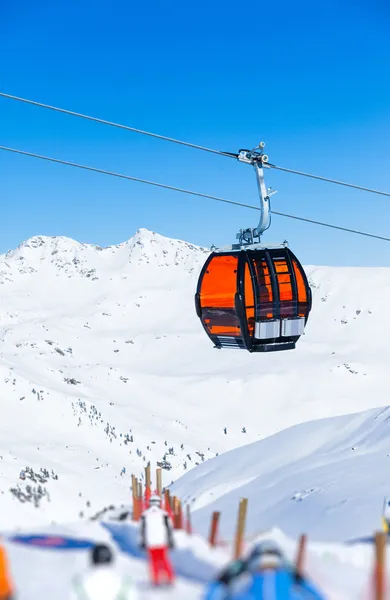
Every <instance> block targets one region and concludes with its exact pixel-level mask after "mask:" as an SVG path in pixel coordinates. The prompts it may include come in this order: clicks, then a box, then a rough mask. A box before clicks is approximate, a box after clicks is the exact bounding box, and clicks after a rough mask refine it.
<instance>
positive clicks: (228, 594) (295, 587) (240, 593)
mask: <svg viewBox="0 0 390 600" xmlns="http://www.w3.org/2000/svg"><path fill="white" fill-rule="evenodd" d="M230 568H231V567H230ZM230 573H232V571H230ZM224 575H226V574H223V573H222V575H221V576H220V577H219V579H218V580H216V581H213V582H212V583H211V584H210V585H209V586H208V588H207V590H206V594H205V596H204V600H326V597H325V596H324V595H323V594H322V593H321V592H320V591H319V590H318V589H316V587H315V586H314V585H313V584H312V583H310V582H309V581H308V580H307V579H304V578H302V577H299V576H298V575H297V574H296V573H295V572H294V571H293V570H292V569H291V568H290V567H287V566H281V567H276V568H272V569H264V570H262V569H260V570H258V571H256V572H250V571H248V570H247V569H245V563H244V561H241V564H240V565H239V567H238V568H237V570H236V574H234V575H233V577H229V576H228V578H226V576H224Z"/></svg>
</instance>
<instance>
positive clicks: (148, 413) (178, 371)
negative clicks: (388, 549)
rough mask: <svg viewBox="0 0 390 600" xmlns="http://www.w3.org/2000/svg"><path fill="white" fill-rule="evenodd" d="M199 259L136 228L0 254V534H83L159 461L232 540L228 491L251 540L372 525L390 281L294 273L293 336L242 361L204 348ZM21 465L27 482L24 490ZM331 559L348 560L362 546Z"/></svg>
mask: <svg viewBox="0 0 390 600" xmlns="http://www.w3.org/2000/svg"><path fill="white" fill-rule="evenodd" d="M208 252H209V251H208V250H207V249H204V248H199V247H196V246H193V245H191V244H188V243H186V242H183V241H179V240H171V239H167V238H164V237H162V236H160V235H158V234H156V233H153V232H150V231H147V230H145V229H140V230H138V231H137V233H136V234H135V235H134V237H133V238H131V239H130V240H129V241H128V242H125V243H123V244H119V245H118V246H112V247H108V248H99V247H96V246H92V245H89V244H81V243H78V242H76V241H74V240H71V239H68V238H64V237H60V238H58V237H56V238H50V237H43V236H39V237H34V238H32V239H30V240H28V241H26V242H24V243H22V244H21V245H20V246H19V247H18V248H17V249H16V250H13V251H10V252H8V253H7V254H6V255H2V256H0V339H1V342H0V343H1V345H0V394H1V402H2V411H1V417H2V418H1V419H0V505H1V510H0V531H3V532H4V531H11V530H15V529H19V530H24V531H25V530H26V529H29V528H30V529H31V527H34V528H39V527H42V526H45V527H48V526H49V524H50V523H51V524H52V525H51V526H54V525H53V524H55V523H61V524H65V523H75V522H79V524H80V525H79V527H80V528H82V527H86V526H87V524H86V523H85V519H86V518H88V517H90V516H92V515H94V514H96V513H97V512H98V511H100V510H101V509H102V508H103V507H104V506H108V505H120V504H127V503H128V501H129V498H130V474H131V473H134V474H136V475H137V476H142V475H143V469H144V467H145V465H146V464H147V463H148V462H149V461H150V462H151V464H152V466H153V467H154V466H155V465H156V462H157V461H162V460H165V461H166V463H165V466H166V467H168V468H169V470H164V483H165V484H168V483H170V482H171V481H173V480H177V482H176V483H175V486H174V491H175V492H176V491H177V493H179V494H180V495H181V496H182V497H183V498H184V499H187V500H189V501H190V502H191V504H192V508H193V511H194V515H193V517H194V523H195V527H196V529H197V531H199V532H200V533H205V532H206V531H207V527H208V519H209V515H210V512H211V510H214V509H222V521H221V525H222V535H223V536H224V537H225V538H226V539H229V538H230V537H231V535H232V532H233V529H234V525H235V518H236V512H237V502H238V498H239V497H240V496H246V497H248V498H249V515H248V516H249V522H248V535H249V534H250V535H252V534H257V533H259V532H261V531H264V530H269V529H270V528H274V527H275V526H278V527H280V528H281V529H283V530H284V531H285V532H286V533H287V534H289V535H291V536H296V535H297V534H298V533H300V532H301V531H303V530H304V531H306V532H307V533H309V535H310V536H311V537H312V538H313V539H315V540H318V539H321V540H323V542H324V541H325V542H333V541H345V540H347V539H350V538H354V537H361V536H365V535H371V534H372V531H373V528H378V527H379V525H380V512H381V505H382V498H383V494H384V493H388V488H386V486H387V481H388V477H387V472H388V464H390V463H389V462H388V461H390V456H388V455H389V454H390V441H388V440H389V439H390V437H389V433H390V430H389V425H388V423H390V420H388V419H389V417H390V412H389V409H388V408H387V405H388V404H389V402H388V389H389V385H388V383H389V376H388V363H389V350H388V341H387V330H388V328H389V324H390V317H389V315H388V311H387V304H388V293H387V292H388V291H389V290H390V269H386V268H348V267H345V268H344V267H343V268H335V267H332V268H330V267H313V266H308V267H305V268H306V272H307V274H308V277H309V280H310V283H311V286H312V291H313V310H312V312H311V315H310V317H309V321H308V324H307V328H306V334H305V335H304V336H303V337H302V338H301V339H300V340H299V342H298V344H297V348H296V349H295V350H293V351H286V352H280V353H270V354H250V353H247V352H245V351H238V350H237V351H235V350H226V351H218V350H216V349H214V348H213V346H212V344H211V342H210V340H209V339H208V338H207V336H206V335H205V333H204V331H203V328H202V326H201V323H200V321H199V319H198V317H197V316H196V313H195V309H194V292H195V289H196V283H197V279H198V276H199V272H200V269H201V267H202V265H203V263H204V261H205V260H206V258H207V256H208ZM363 411H364V412H363ZM356 413H360V414H356ZM225 427H226V428H227V434H226V435H225V434H224V428H225ZM217 454H218V456H216V455H217ZM210 458H211V459H212V460H208V459H210ZM197 463H199V465H200V466H199V467H196V468H194V467H195V466H196V464H197ZM203 463H204V464H203ZM25 467H31V469H32V470H33V471H34V472H35V473H41V475H43V477H42V478H41V481H39V480H38V479H39V478H38V477H37V476H36V475H35V476H34V478H35V479H36V481H30V480H29V479H27V480H25V481H22V480H20V479H19V473H20V471H21V469H24V468H25ZM123 467H125V468H126V473H124V474H122V475H121V470H122V468H123ZM41 469H47V471H44V472H42V471H41ZM183 474H184V477H183V478H180V476H182V475H183ZM57 476H58V478H57ZM178 478H179V479H178ZM28 485H30V486H32V487H33V489H32V490H31V489H27V486H28ZM39 485H41V488H40V489H38V486H39ZM11 490H13V492H12V491H11ZM23 494H24V495H25V496H27V501H24V502H23V501H22V500H23V499H25V496H23ZM17 496H18V497H19V499H18V497H17ZM34 496H35V498H36V504H37V506H35V505H34V501H31V500H33V497H34ZM74 528H76V529H77V526H76V525H74ZM280 535H284V534H280ZM340 548H341V550H340ZM362 548H363V549H362ZM23 551H25V550H23ZM17 552H18V553H19V552H22V550H21V549H20V548H18V550H17ZM26 552H27V550H26ZM31 552H43V551H38V550H33V551H31ZM337 552H339V553H340V552H341V556H344V553H348V552H349V553H350V554H348V557H351V556H353V557H355V558H352V559H351V564H355V563H356V564H358V563H359V564H360V563H361V561H363V562H364V561H365V560H366V558H367V556H366V553H367V552H371V548H370V546H368V545H367V546H352V547H347V546H342V547H341V546H340V547H339V546H337ZM337 552H336V554H337ZM337 556H338V554H337ZM348 557H347V558H345V561H347V560H349V558H348ZM356 557H358V558H356ZM362 557H363V558H362ZM364 557H365V558H364ZM340 560H341V559H340ZM342 560H343V561H344V558H342ZM359 561H360V562H359ZM137 564H138V563H137ZM364 564H365V565H366V567H367V563H366V562H364ZM137 568H138V567H137ZM351 568H352V567H351ZM367 568H368V567H367ZM365 573H366V572H365ZM355 579H356V578H355ZM360 583H361V581H360ZM341 587H342V586H341ZM186 597H188V598H190V597H191V596H190V595H188V596H186Z"/></svg>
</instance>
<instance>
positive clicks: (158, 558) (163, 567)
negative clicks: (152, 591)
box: [148, 547, 174, 585]
mask: <svg viewBox="0 0 390 600" xmlns="http://www.w3.org/2000/svg"><path fill="white" fill-rule="evenodd" d="M148 556H149V565H150V574H151V579H152V582H153V583H154V584H155V585H158V584H159V583H161V578H165V579H166V580H167V581H169V583H173V580H174V574H173V568H172V565H171V562H170V560H169V556H168V548H166V547H164V548H149V549H148Z"/></svg>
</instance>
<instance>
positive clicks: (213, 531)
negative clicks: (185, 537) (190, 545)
mask: <svg viewBox="0 0 390 600" xmlns="http://www.w3.org/2000/svg"><path fill="white" fill-rule="evenodd" d="M220 516H221V513H220V512H213V514H212V515H211V524H210V534H209V544H210V546H213V547H214V546H216V545H217V537H218V525H219V519H220Z"/></svg>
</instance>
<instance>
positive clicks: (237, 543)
mask: <svg viewBox="0 0 390 600" xmlns="http://www.w3.org/2000/svg"><path fill="white" fill-rule="evenodd" d="M247 507H248V499H247V498H241V500H240V504H239V507H238V518H237V530H236V537H235V540H234V554H233V557H234V559H235V560H237V558H240V556H241V553H242V545H243V544H242V543H243V540H244V531H245V522H246V511H247Z"/></svg>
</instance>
